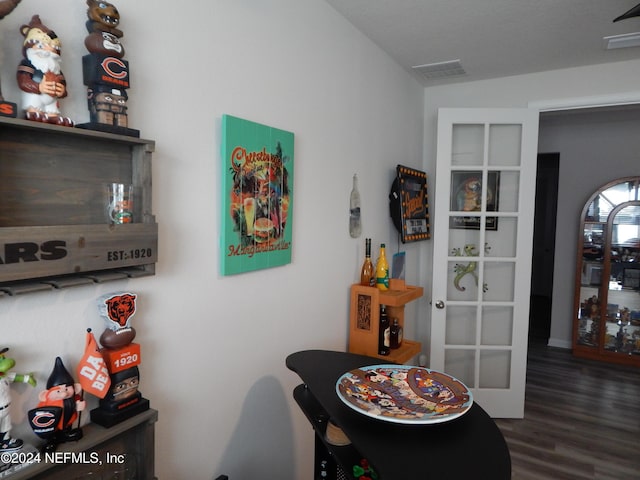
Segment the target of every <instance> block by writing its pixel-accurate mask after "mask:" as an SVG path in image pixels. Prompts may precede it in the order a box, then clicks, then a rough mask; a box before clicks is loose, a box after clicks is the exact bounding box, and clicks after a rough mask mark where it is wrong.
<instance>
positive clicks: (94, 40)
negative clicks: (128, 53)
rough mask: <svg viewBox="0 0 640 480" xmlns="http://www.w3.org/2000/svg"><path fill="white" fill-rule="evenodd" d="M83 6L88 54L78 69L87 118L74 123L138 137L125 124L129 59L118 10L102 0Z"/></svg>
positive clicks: (126, 123) (93, 128)
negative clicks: (85, 120)
mask: <svg viewBox="0 0 640 480" xmlns="http://www.w3.org/2000/svg"><path fill="white" fill-rule="evenodd" d="M87 6H88V9H87V17H88V18H89V20H87V23H86V27H87V31H88V32H89V35H88V36H87V37H86V38H85V41H84V45H85V47H86V48H87V50H88V51H89V54H88V55H85V56H84V57H82V72H83V78H84V84H85V85H86V86H87V103H88V108H89V115H90V122H89V123H83V124H80V125H78V126H79V127H81V128H88V129H91V130H101V131H107V132H111V133H119V134H122V135H129V136H135V137H139V136H140V132H139V131H138V130H133V129H131V128H128V117H127V99H128V97H127V89H128V88H129V86H130V84H129V63H128V62H127V61H126V60H124V59H123V57H124V47H123V45H122V43H121V42H120V39H121V38H122V36H123V35H124V34H123V33H122V30H120V29H119V28H118V26H119V24H120V12H118V9H117V8H116V7H115V6H114V5H113V4H111V3H109V2H106V1H104V0H87Z"/></svg>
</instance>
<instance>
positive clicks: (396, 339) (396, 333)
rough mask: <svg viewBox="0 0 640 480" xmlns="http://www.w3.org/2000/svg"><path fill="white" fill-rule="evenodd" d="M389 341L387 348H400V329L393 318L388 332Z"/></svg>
mask: <svg viewBox="0 0 640 480" xmlns="http://www.w3.org/2000/svg"><path fill="white" fill-rule="evenodd" d="M389 335H390V341H389V346H390V347H391V348H400V345H402V327H401V326H400V324H399V323H398V319H397V318H394V319H393V323H392V324H391V329H390V330H389Z"/></svg>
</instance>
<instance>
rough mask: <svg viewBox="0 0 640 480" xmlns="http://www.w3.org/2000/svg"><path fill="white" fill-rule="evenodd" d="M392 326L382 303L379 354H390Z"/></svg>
mask: <svg viewBox="0 0 640 480" xmlns="http://www.w3.org/2000/svg"><path fill="white" fill-rule="evenodd" d="M390 330H391V327H390V326H389V317H388V316H387V309H386V307H385V306H384V305H380V328H379V329H378V354H379V355H389V352H390V351H391V332H390Z"/></svg>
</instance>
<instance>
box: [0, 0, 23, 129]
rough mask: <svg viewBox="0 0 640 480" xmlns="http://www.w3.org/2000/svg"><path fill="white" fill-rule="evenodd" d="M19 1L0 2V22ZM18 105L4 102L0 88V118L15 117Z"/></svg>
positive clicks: (2, 0) (5, 0) (3, 0)
mask: <svg viewBox="0 0 640 480" xmlns="http://www.w3.org/2000/svg"><path fill="white" fill-rule="evenodd" d="M19 3H20V0H0V20H2V19H3V18H4V17H6V16H7V15H9V14H10V13H11V12H12V11H13V9H14V8H16V7H17V6H18V4H19ZM17 116H18V105H16V104H15V103H13V102H5V101H4V98H3V97H2V89H1V88H0V117H17Z"/></svg>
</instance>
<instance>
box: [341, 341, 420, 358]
mask: <svg viewBox="0 0 640 480" xmlns="http://www.w3.org/2000/svg"><path fill="white" fill-rule="evenodd" d="M376 345H377V344H376ZM421 351H422V344H421V343H420V342H416V341H414V340H403V341H402V345H400V348H393V349H391V353H389V355H378V354H377V353H375V354H370V355H369V356H370V357H376V358H379V359H381V360H388V361H389V363H406V362H408V361H409V360H411V359H412V358H413V357H415V356H416V355H419V354H420V352H421ZM351 353H356V352H351Z"/></svg>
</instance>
